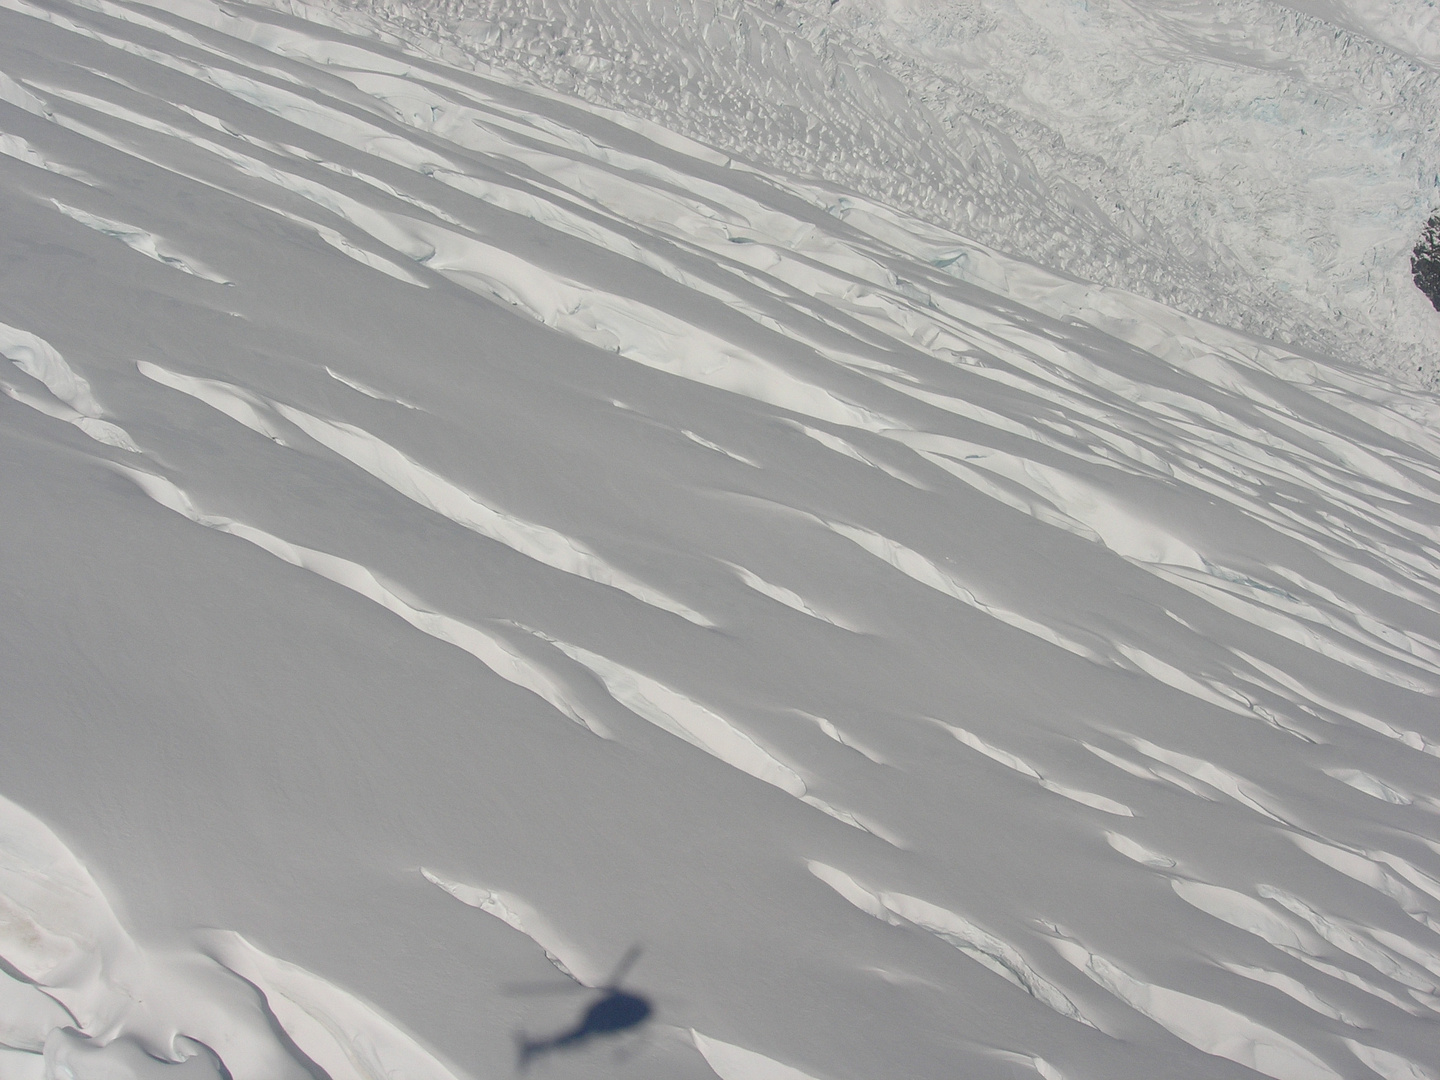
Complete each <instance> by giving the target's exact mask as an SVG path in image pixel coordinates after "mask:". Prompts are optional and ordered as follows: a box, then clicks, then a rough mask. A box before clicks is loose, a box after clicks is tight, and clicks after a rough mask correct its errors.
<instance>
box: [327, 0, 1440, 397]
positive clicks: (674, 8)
mask: <svg viewBox="0 0 1440 1080" xmlns="http://www.w3.org/2000/svg"><path fill="white" fill-rule="evenodd" d="M347 2H350V3H353V4H357V5H359V6H362V7H364V8H366V9H367V10H373V11H378V12H383V13H385V14H387V15H389V16H391V17H394V18H396V19H399V20H402V21H403V22H404V23H405V24H406V25H408V26H412V27H416V28H419V30H420V31H421V32H423V33H424V34H426V35H429V36H434V37H438V38H441V39H443V40H445V41H447V42H450V43H452V44H453V45H454V46H455V47H456V48H457V49H460V50H462V51H463V52H464V53H465V54H466V55H467V56H468V57H470V58H472V59H474V60H476V61H478V62H481V63H484V64H486V65H492V66H497V67H501V68H503V69H504V70H507V71H511V72H518V73H523V74H524V75H525V77H527V78H531V79H536V80H539V81H541V82H542V83H543V84H544V85H546V86H549V87H551V88H554V89H559V90H563V91H565V92H569V93H575V94H579V95H581V96H583V97H585V98H586V99H587V100H591V101H594V102H597V103H602V104H605V105H609V106H611V107H616V108H621V109H624V110H625V111H627V112H631V113H635V114H637V115H642V116H645V117H647V118H649V119H651V120H654V121H657V122H660V123H663V124H665V125H666V126H667V127H670V128H673V129H674V130H677V131H681V132H683V133H685V134H687V135H689V136H690V137H692V138H697V139H700V140H701V141H704V142H705V143H707V144H708V145H712V146H717V147H722V148H724V149H726V150H727V151H729V152H731V153H735V154H737V155H740V156H742V157H744V158H745V159H747V160H750V161H763V162H764V163H765V164H766V165H767V166H768V167H769V168H772V169H775V170H778V171H781V172H784V173H786V174H792V175H811V176H819V177H824V178H826V179H827V180H829V181H831V182H833V183H837V184H840V185H842V186H844V187H846V188H850V189H853V190H857V191H860V192H863V193H865V194H867V195H868V196H870V197H871V198H875V199H878V200H879V201H881V202H884V203H886V204H887V205H892V206H899V207H901V208H903V209H906V210H908V211H909V212H911V213H914V214H916V215H918V216H920V217H922V218H924V219H926V220H929V221H940V222H947V223H949V224H950V225H951V226H952V227H955V228H958V229H959V230H960V231H962V232H964V233H965V234H966V235H967V236H970V237H972V238H974V239H978V240H981V241H983V242H985V243H988V244H990V245H991V246H993V247H997V248H999V249H1000V250H1003V251H1007V252H1012V253H1016V254H1019V255H1021V256H1022V257H1025V258H1028V259H1031V260H1033V261H1037V262H1040V263H1042V264H1043V265H1046V266H1049V267H1053V268H1058V269H1062V270H1064V271H1066V272H1068V273H1072V274H1076V275H1078V276H1080V277H1084V278H1086V279H1088V280H1093V281H1098V282H1102V283H1105V284H1108V285H1112V286H1118V287H1121V288H1125V289H1129V290H1132V291H1138V292H1141V293H1143V294H1145V295H1147V296H1149V297H1150V298H1151V299H1156V300H1162V301H1164V302H1166V303H1169V304H1172V305H1174V306H1178V307H1180V308H1181V309H1183V310H1185V311H1187V312H1189V313H1190V314H1192V315H1199V316H1201V317H1204V318H1207V319H1209V320H1211V321H1214V322H1220V323H1222V324H1225V325H1229V326H1234V327H1239V328H1242V329H1246V330H1249V331H1251V332H1256V333H1262V334H1265V335H1267V336H1271V337H1277V338H1279V339H1281V340H1284V341H1287V342H1291V343H1294V344H1295V345H1296V346H1297V347H1306V348H1318V349H1320V350H1322V351H1330V352H1333V353H1337V354H1343V355H1347V356H1349V357H1351V358H1353V359H1357V360H1362V361H1364V362H1366V363H1368V364H1371V365H1373V366H1375V367H1378V368H1381V369H1383V370H1387V371H1389V372H1391V373H1392V374H1399V375H1400V376H1402V377H1405V378H1408V379H1411V380H1416V379H1418V380H1420V381H1422V382H1423V381H1428V382H1429V383H1430V384H1431V385H1432V386H1433V385H1434V380H1435V379H1436V377H1437V371H1440V368H1437V367H1436V361H1435V357H1436V356H1437V355H1440V316H1437V315H1436V313H1435V311H1434V309H1433V308H1432V307H1431V306H1430V304H1429V303H1428V302H1427V301H1426V300H1425V298H1424V297H1423V296H1421V295H1420V294H1419V293H1418V291H1417V290H1416V288H1415V286H1414V284H1413V282H1412V281H1411V277H1410V251H1411V248H1412V247H1413V246H1414V244H1415V241H1416V239H1417V237H1418V236H1419V234H1420V230H1421V228H1422V227H1423V225H1424V223H1425V221H1426V219H1427V218H1428V217H1429V216H1430V214H1431V213H1432V212H1433V211H1434V210H1435V209H1437V207H1440V126H1437V125H1440V8H1437V6H1436V3H1435V0H1289V2H1285V3H1282V2H1278V0H1087V2H1076V0H780V2H775V0H347Z"/></svg>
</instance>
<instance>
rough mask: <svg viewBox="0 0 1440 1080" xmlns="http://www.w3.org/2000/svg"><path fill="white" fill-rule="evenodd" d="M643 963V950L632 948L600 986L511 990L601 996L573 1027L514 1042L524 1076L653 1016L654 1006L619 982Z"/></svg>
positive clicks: (560, 985) (559, 985)
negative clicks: (535, 1065)
mask: <svg viewBox="0 0 1440 1080" xmlns="http://www.w3.org/2000/svg"><path fill="white" fill-rule="evenodd" d="M638 959H640V946H639V945H633V946H631V947H630V949H629V950H628V951H627V952H626V953H625V955H624V956H623V957H622V958H621V960H620V963H619V964H617V965H616V967H615V970H614V971H613V972H612V973H611V975H610V978H609V979H607V980H606V981H605V982H604V983H602V984H601V985H599V986H585V985H583V984H580V983H554V984H549V983H547V984H541V985H538V986H521V987H512V988H511V992H512V993H520V994H527V993H530V994H551V993H576V992H580V993H586V992H588V993H598V994H600V995H601V997H600V998H599V1000H597V1001H594V1002H592V1003H591V1004H590V1005H589V1006H588V1007H587V1008H586V1009H585V1011H584V1012H583V1013H581V1014H580V1017H579V1018H578V1019H577V1020H576V1021H575V1023H574V1024H572V1025H571V1026H570V1027H568V1028H566V1029H565V1030H564V1031H560V1032H558V1033H556V1034H554V1035H550V1036H547V1037H545V1038H541V1039H535V1038H531V1037H530V1036H528V1035H526V1034H524V1033H523V1032H521V1033H518V1034H517V1035H516V1038H515V1043H516V1050H517V1056H518V1061H517V1067H518V1068H519V1070H520V1071H521V1072H524V1071H525V1070H526V1069H528V1068H529V1067H530V1065H531V1063H532V1062H533V1061H534V1060H535V1059H536V1058H538V1057H543V1056H544V1055H546V1054H550V1053H554V1052H556V1051H560V1050H578V1049H580V1048H581V1047H584V1046H587V1045H589V1044H591V1043H595V1042H599V1041H602V1040H604V1039H607V1038H610V1037H613V1036H617V1035H620V1034H623V1033H624V1032H627V1031H633V1030H635V1029H636V1028H639V1027H640V1026H641V1025H642V1024H644V1023H645V1021H647V1020H648V1019H650V1017H651V1016H652V1015H654V1012H655V1009H654V1006H653V1005H651V1004H650V1000H649V999H648V998H646V997H645V996H644V995H643V994H640V993H637V992H636V991H633V990H626V989H623V988H622V987H621V986H620V982H621V980H622V979H624V978H625V976H626V975H627V974H628V973H629V971H630V969H631V968H632V967H633V966H634V965H635V961H637V960H638Z"/></svg>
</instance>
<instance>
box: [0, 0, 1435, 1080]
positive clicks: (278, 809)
mask: <svg viewBox="0 0 1440 1080" xmlns="http://www.w3.org/2000/svg"><path fill="white" fill-rule="evenodd" d="M398 35H399V31H398V30H395V28H394V27H390V28H388V29H387V28H386V27H385V26H384V25H382V24H379V23H372V22H368V21H365V20H362V19H361V18H360V17H359V16H357V15H355V14H354V13H345V12H343V11H340V10H337V9H327V8H323V7H305V6H300V5H295V6H293V7H290V6H288V5H287V8H286V10H284V11H281V10H277V9H275V8H272V7H266V6H260V5H252V4H244V3H234V2H229V0H226V2H223V3H210V2H206V0H167V3H165V4H163V5H149V4H142V3H119V2H114V0H103V2H101V3H98V4H84V5H82V4H74V3H66V2H61V0H0V72H3V77H0V99H3V101H0V131H3V132H4V134H3V136H0V149H3V150H4V154H3V155H0V207H3V210H4V213H3V216H0V230H3V232H0V253H3V261H0V273H3V279H0V282H3V286H0V353H3V355H4V356H5V357H6V358H7V360H6V362H5V363H4V364H3V365H0V383H3V389H4V391H5V395H6V396H4V397H0V455H3V456H0V545H3V547H0V552H3V555H0V635H3V638H0V722H3V724H4V729H3V730H4V736H3V744H0V746H3V751H4V752H3V754H0V793H3V796H4V797H5V800H7V801H0V957H3V961H4V963H3V966H0V1044H3V1047H4V1049H0V1077H3V1078H4V1080H11V1078H19V1080H36V1078H39V1077H42V1076H43V1077H45V1078H46V1080H102V1078H104V1080H123V1078H128V1077H131V1076H136V1077H153V1076H162V1075H163V1076H175V1077H177V1078H179V1077H182V1076H183V1077H185V1078H192V1077H193V1080H202V1078H209V1077H216V1076H228V1077H230V1078H233V1080H276V1078H295V1080H304V1078H305V1077H306V1076H307V1075H308V1076H312V1077H321V1078H323V1077H329V1078H331V1080H352V1078H355V1080H359V1078H364V1080H378V1078H380V1077H404V1078H412V1077H413V1078H417V1080H451V1078H454V1080H467V1078H475V1080H481V1078H487V1077H500V1076H505V1075H509V1074H511V1073H512V1072H513V1071H514V1068H515V1039H516V1037H517V1036H518V1035H520V1034H522V1033H524V1034H527V1035H529V1036H531V1037H542V1036H545V1035H548V1034H553V1033H556V1032H559V1031H561V1030H563V1029H564V1028H566V1026H567V1025H570V1024H571V1023H573V1022H574V1020H575V1018H576V1016H577V1015H578V1014H579V1013H580V1012H581V1011H582V1010H583V1009H584V1008H585V1007H586V1005H587V1004H589V1003H590V1002H592V1001H593V1000H595V998H594V997H593V996H592V997H585V996H583V995H574V996H554V997H551V996H544V997H531V996H524V995H520V994H517V993H514V992H513V991H512V984H514V983H527V982H535V981H541V982H545V981H547V980H548V981H550V982H553V983H558V984H565V983H567V981H568V980H567V976H566V974H563V973H562V972H565V973H568V974H569V976H570V977H573V978H574V979H577V980H579V981H580V982H583V983H586V984H588V985H591V986H595V985H598V984H600V983H602V982H603V981H604V980H605V978H606V975H607V972H608V971H609V970H610V969H611V968H612V966H613V965H614V964H615V963H616V962H617V961H618V960H619V958H620V957H621V956H622V955H624V954H625V952H626V950H627V949H629V948H630V946H632V945H634V944H637V943H638V944H639V945H640V946H641V947H642V950H643V951H642V953H641V954H640V960H639V963H638V964H637V965H636V966H635V967H634V968H633V969H632V970H631V971H630V973H629V975H628V977H627V980H626V986H627V988H629V989H631V990H634V991H636V992H639V993H643V994H645V995H646V996H647V997H648V998H649V999H650V1000H651V1001H652V1002H653V1004H654V1007H655V1009H656V1018H655V1020H654V1021H653V1022H652V1023H650V1024H649V1025H647V1026H646V1027H645V1028H644V1029H642V1030H641V1031H640V1032H638V1033H634V1034H632V1035H631V1036H627V1037H624V1038H622V1039H620V1040H618V1041H617V1042H614V1043H602V1042H600V1041H591V1042H587V1043H583V1044H582V1045H581V1046H579V1047H578V1048H576V1049H574V1050H573V1051H570V1052H559V1051H557V1052H555V1053H552V1054H548V1055H542V1056H541V1057H539V1058H538V1059H537V1060H535V1061H534V1062H533V1063H532V1064H531V1067H530V1070H531V1073H532V1074H533V1075H535V1076H544V1077H555V1078H560V1077H570V1076H576V1077H578V1076H585V1077H597V1076H601V1077H603V1076H634V1077H657V1078H658V1077H667V1078H674V1077H679V1078H686V1077H694V1078H701V1077H709V1076H712V1075H718V1076H719V1077H721V1078H722V1080H780V1078H786V1080H797V1078H804V1077H811V1078H814V1080H875V1078H881V1077H907V1078H914V1080H929V1078H935V1080H940V1078H952V1077H957V1076H960V1077H967V1078H968V1077H974V1078H982V1080H983V1078H989V1077H1033V1076H1040V1077H1043V1078H1045V1080H1054V1078H1055V1077H1057V1076H1058V1077H1064V1078H1066V1080H1156V1078H1163V1077H1172V1078H1182V1077H1183V1078H1187V1080H1191V1078H1200V1077H1204V1078H1212V1077H1213V1078H1232V1080H1241V1078H1244V1077H1252V1078H1253V1077H1255V1076H1256V1075H1265V1076H1270V1077H1275V1078H1278V1080H1312V1078H1329V1077H1345V1078H1347V1080H1349V1078H1357V1080H1358V1078H1370V1077H1375V1076H1378V1077H1382V1078H1384V1080H1417V1078H1418V1080H1424V1078H1427V1077H1428V1078H1431V1080H1434V1078H1436V1077H1440V1066H1437V1064H1436V1062H1440V828H1437V823H1440V760H1437V758H1440V708H1437V701H1436V698H1437V696H1440V613H1437V612H1440V603H1437V601H1440V572H1437V562H1440V533H1437V530H1440V436H1437V435H1436V431H1437V424H1440V401H1437V399H1436V398H1435V397H1434V396H1429V395H1426V394H1423V393H1419V392H1413V391H1406V390H1402V389H1399V388H1397V387H1395V386H1394V385H1392V384H1391V383H1389V382H1387V381H1386V380H1385V379H1383V378H1381V377H1380V376H1377V375H1373V374H1368V373H1366V372H1364V371H1363V370H1361V369H1359V368H1352V367H1346V366H1342V365H1340V364H1336V363H1329V362H1322V361H1321V360H1318V359H1311V358H1305V357H1300V356H1297V355H1295V354H1293V353H1290V352H1288V351H1286V350H1285V349H1283V348H1281V347H1279V346H1276V345H1272V344H1267V343H1265V342H1262V341H1260V340H1257V339H1252V338H1248V337H1244V336H1241V335H1239V334H1238V333H1235V332H1232V331H1229V330H1223V329H1219V328H1217V327H1215V326H1213V325H1209V324H1206V323H1203V322H1200V321H1197V320H1195V319H1193V318H1190V317H1187V316H1184V315H1181V314H1178V313H1177V312H1175V311H1174V310H1172V309H1168V308H1165V307H1162V306H1160V305H1158V304H1156V303H1154V302H1152V301H1149V300H1145V299H1140V298H1138V297H1136V296H1134V295H1131V294H1127V293H1123V292H1119V291H1116V290H1113V289H1107V288H1103V287H1100V286H1094V285H1089V284H1086V283H1084V282H1082V281H1079V280H1077V279H1074V278H1071V277H1063V276H1059V275H1057V274H1054V273H1051V272H1048V271H1045V270H1042V269H1039V268H1037V267H1036V266H1034V265H1032V264H1029V263H1024V262H1020V261H1017V260H1015V259H1012V258H1007V257H1005V256H1001V255H998V254H996V253H995V252H993V251H991V250H990V249H987V248H985V247H983V246H981V245H979V244H977V243H974V242H972V241H969V240H966V239H963V238H961V237H960V236H958V235H956V234H953V233H950V232H946V231H943V230H941V229H938V228H936V227H934V226H931V225H926V224H924V223H922V222H920V221H919V220H917V219H914V218H911V217H907V216H905V215H903V214H901V213H899V212H897V211H894V210H890V209H886V208H885V207H884V206H883V205H881V204H878V203H874V202H869V201H867V200H866V199H864V198H862V197H861V196H859V195H854V194H845V193H843V192H841V191H839V190H836V189H833V188H830V187H827V186H824V185H822V184H820V183H818V182H811V181H806V182H802V181H799V180H796V179H793V178H787V177H786V176H784V175H782V174H777V173H770V172H766V171H764V170H762V169H760V168H758V167H756V166H754V165H748V164H745V163H743V162H741V161H738V160H732V159H729V158H726V157H725V156H723V155H722V154H720V153H717V152H715V151H712V150H708V149H706V148H704V147H702V146H701V145H699V144H696V143H693V142H690V141H687V140H686V139H684V138H682V137H680V136H678V135H675V134H673V133H670V132H667V131H665V130H663V129H660V128H657V127H654V126H652V125H650V124H648V123H646V122H643V121H640V120H637V119H633V118H629V117H627V116H625V115H623V114H619V113H613V112H607V111H604V110H602V109H600V108H598V107H595V106H592V105H587V104H585V103H583V102H580V101H577V100H574V99H569V98H564V97H562V96H559V95H557V94H556V93H554V92H552V91H549V90H542V89H537V88H535V87H533V86H531V85H528V84H526V83H524V82H521V81H517V80H512V79H509V78H502V77H500V76H498V75H495V74H493V73H492V74H485V73H476V72H475V71H474V70H472V69H470V68H468V67H467V66H466V65H465V63H463V61H464V57H463V56H462V55H461V54H458V53H454V52H451V51H448V50H447V49H445V48H443V47H440V46H431V47H427V46H426V45H425V43H424V41H423V40H421V39H418V38H417V39H404V38H402V37H400V36H398ZM10 800H13V801H10ZM557 968H559V969H561V970H556V969H557ZM181 1060H183V1061H184V1064H165V1063H163V1062H180V1061H181ZM177 1070H178V1071H177Z"/></svg>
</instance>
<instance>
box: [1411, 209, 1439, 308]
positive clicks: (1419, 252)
mask: <svg viewBox="0 0 1440 1080" xmlns="http://www.w3.org/2000/svg"><path fill="white" fill-rule="evenodd" d="M1410 272H1411V273H1412V274H1414V275H1415V285H1416V287H1418V288H1419V290H1420V291H1421V292H1423V293H1424V294H1425V295H1426V296H1428V297H1429V298H1430V303H1432V304H1434V305H1435V310H1436V311H1440V210H1437V211H1435V213H1433V214H1431V215H1430V220H1429V221H1427V222H1426V223H1425V228H1424V230H1423V231H1422V232H1421V233H1420V239H1419V240H1417V241H1415V250H1414V251H1413V252H1412V253H1411V255H1410Z"/></svg>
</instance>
